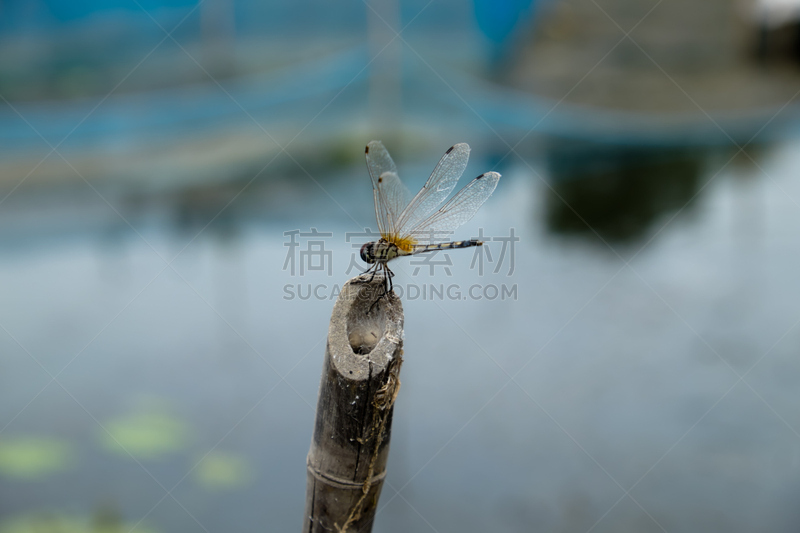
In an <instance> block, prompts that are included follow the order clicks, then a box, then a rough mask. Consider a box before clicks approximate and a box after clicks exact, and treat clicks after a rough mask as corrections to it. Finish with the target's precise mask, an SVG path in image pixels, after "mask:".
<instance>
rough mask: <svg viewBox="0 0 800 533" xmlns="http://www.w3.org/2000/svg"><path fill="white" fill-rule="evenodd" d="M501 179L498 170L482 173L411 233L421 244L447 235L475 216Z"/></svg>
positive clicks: (412, 229)
mask: <svg viewBox="0 0 800 533" xmlns="http://www.w3.org/2000/svg"><path fill="white" fill-rule="evenodd" d="M499 180H500V174H498V173H497V172H487V173H485V174H481V175H480V176H478V177H477V178H475V179H474V180H472V181H471V182H469V183H468V184H467V185H466V186H465V187H464V188H463V189H461V190H460V191H458V192H457V193H456V195H455V196H453V197H452V198H451V199H450V201H449V202H447V203H446V204H444V205H443V206H442V207H441V208H440V209H439V210H438V211H436V212H435V213H433V214H432V215H431V216H429V217H428V218H426V219H425V220H422V221H420V222H419V224H417V226H415V227H414V228H411V234H412V235H413V237H414V238H415V239H416V240H417V242H419V244H430V243H432V242H433V241H435V240H441V239H442V238H443V237H447V236H448V235H449V234H450V233H451V232H453V231H455V229H456V228H458V227H459V226H461V225H462V224H464V223H465V222H467V221H468V220H469V219H471V218H472V217H474V216H475V213H477V212H478V209H480V207H481V206H482V205H483V202H485V201H486V199H487V198H489V196H491V195H492V193H493V192H494V189H495V187H497V182H498V181H499Z"/></svg>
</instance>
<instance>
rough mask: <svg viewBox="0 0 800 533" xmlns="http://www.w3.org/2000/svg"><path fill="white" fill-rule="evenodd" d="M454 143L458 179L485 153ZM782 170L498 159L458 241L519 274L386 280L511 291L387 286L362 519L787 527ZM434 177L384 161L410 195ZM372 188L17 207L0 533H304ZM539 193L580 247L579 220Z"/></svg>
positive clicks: (486, 525) (436, 525) (6, 261)
mask: <svg viewBox="0 0 800 533" xmlns="http://www.w3.org/2000/svg"><path fill="white" fill-rule="evenodd" d="M357 148H358V147H354V150H355V149H357ZM474 150H475V152H476V155H477V157H476V158H475V160H474V161H472V162H471V163H470V166H469V169H468V171H467V172H468V174H477V173H478V172H480V171H481V170H486V169H487V168H489V167H491V166H492V163H491V160H492V159H493V158H495V156H493V155H492V154H491V153H486V152H485V151H483V150H481V146H480V145H475V148H474ZM481 152H483V153H481ZM797 154H798V144H797V143H796V142H787V143H784V144H781V145H776V146H773V147H769V148H766V149H763V150H762V152H761V153H760V155H759V156H758V158H757V159H756V160H755V162H752V161H749V160H746V159H744V158H742V157H739V158H733V159H731V157H732V156H733V155H734V151H715V152H711V153H709V152H705V153H700V152H698V153H695V154H693V155H692V157H690V158H688V159H686V158H684V160H685V161H691V162H692V163H691V164H689V163H687V164H683V163H680V164H673V163H670V164H664V162H663V158H661V156H658V157H655V158H654V157H651V155H648V154H644V155H642V154H639V155H638V156H637V157H633V156H632V155H631V154H627V155H626V156H625V157H624V158H623V159H622V161H629V162H630V161H633V163H632V164H633V166H634V167H635V168H640V167H642V165H644V166H645V167H650V168H654V169H657V168H661V169H665V170H664V172H662V175H659V174H658V173H657V172H655V173H652V175H650V176H649V177H651V178H652V180H651V181H647V180H646V179H645V178H644V177H643V176H642V174H641V173H635V172H634V173H633V174H632V175H630V176H629V175H627V174H625V173H624V172H621V173H620V172H616V173H613V177H609V176H605V177H604V174H603V172H604V170H603V169H605V170H607V169H608V168H617V170H619V168H618V167H619V165H620V164H621V163H619V161H618V162H617V163H612V162H609V161H611V160H610V159H609V161H607V162H606V163H605V164H603V165H600V170H590V171H587V170H586V169H583V170H580V169H579V170H580V175H576V174H575V172H577V171H575V172H573V173H571V174H570V173H565V171H563V168H562V167H561V166H560V165H558V164H557V163H554V162H553V161H552V160H547V159H542V160H541V161H539V162H538V163H535V164H534V165H533V166H528V165H520V164H518V163H517V162H514V161H509V162H507V163H506V164H501V166H500V167H498V169H499V170H500V171H501V172H503V174H504V177H503V180H502V181H501V183H500V187H499V188H498V190H497V191H496V193H495V195H494V196H493V197H492V198H491V199H490V200H489V201H488V202H487V204H486V205H485V206H484V208H483V209H482V210H481V213H480V214H479V215H478V216H477V217H476V219H475V220H473V221H472V222H470V223H469V224H468V225H467V226H465V227H464V229H463V232H461V233H463V236H464V237H470V236H476V235H477V234H478V231H479V229H482V231H483V232H484V235H486V236H489V237H508V236H509V234H510V232H511V230H512V228H513V232H514V235H515V236H517V237H518V238H519V241H518V242H516V244H515V248H514V258H513V259H514V261H513V272H510V270H511V269H510V267H511V265H512V264H511V263H510V262H507V263H505V264H504V265H503V266H502V268H500V269H499V270H498V271H497V272H495V269H496V268H495V267H496V264H487V265H486V267H487V268H485V269H484V270H483V271H482V272H481V271H479V270H478V269H477V267H476V266H475V265H474V264H472V261H473V260H474V258H473V256H472V253H471V251H465V253H461V254H457V253H452V254H450V258H451V260H452V266H451V267H450V275H448V273H447V272H445V271H444V267H441V266H440V267H437V270H436V272H435V275H434V276H429V275H428V272H427V271H428V267H427V266H424V267H421V268H419V272H417V273H416V274H415V272H414V270H415V267H414V266H413V265H411V264H409V262H408V261H406V262H405V263H401V264H398V265H397V267H396V268H395V271H396V272H397V279H396V280H395V283H396V285H399V286H400V287H401V288H406V289H407V288H408V286H409V285H415V286H424V285H438V284H445V286H450V285H454V286H456V287H458V288H459V289H460V290H461V291H462V292H461V293H458V294H459V295H460V296H466V294H464V293H465V292H466V289H467V288H468V287H470V286H472V285H474V284H478V285H480V286H481V287H486V286H490V285H494V286H497V287H500V286H506V287H516V290H517V293H516V295H517V297H516V298H510V299H501V298H495V299H490V298H489V297H485V296H484V297H482V298H481V299H473V298H466V299H454V298H447V297H445V298H434V299H433V300H431V299H430V297H429V295H428V296H426V297H425V298H423V297H422V296H421V295H417V296H410V295H407V296H406V297H405V298H404V306H405V312H406V347H405V358H406V364H405V365H404V367H403V375H402V378H403V388H402V391H401V393H400V396H399V399H398V403H397V406H396V410H395V420H394V424H395V428H394V431H393V442H392V454H391V458H390V461H389V475H388V478H387V485H386V487H385V489H384V494H383V496H382V500H381V506H380V511H379V514H378V518H377V523H376V528H375V530H376V531H409V530H420V531H424V530H430V531H486V530H490V529H491V530H495V531H530V530H533V529H535V530H539V531H579V530H589V529H590V528H591V527H592V526H595V530H601V531H604V530H608V531H612V530H613V531H641V530H659V526H658V525H661V526H662V527H664V528H665V529H667V530H668V531H697V530H700V529H702V530H704V531H728V532H729V531H752V530H754V529H759V528H766V529H769V530H771V531H794V530H796V528H797V524H798V520H799V519H800V517H798V515H797V510H796V509H797V508H796V505H795V502H796V498H797V494H798V490H800V486H798V482H797V479H798V476H797V471H798V469H800V441H798V437H797V433H796V431H795V429H794V428H795V426H796V420H797V416H798V414H800V413H798V411H797V406H798V405H800V403H798V401H797V400H798V397H797V388H796V386H795V384H796V382H797V378H798V377H800V376H799V375H798V374H799V373H800V360H798V358H797V357H796V356H797V346H798V341H800V332H798V331H797V328H796V327H795V326H796V325H797V323H798V320H800V304H798V299H797V295H798V291H799V290H800V281H798V278H797V276H796V272H797V271H798V267H800V253H798V250H799V249H798V236H797V232H796V231H795V228H796V227H797V224H798V222H800V207H799V206H798V204H797V201H796V200H795V199H796V198H800V184H798V182H797V180H796V175H795V169H796V168H797V166H798V163H800V161H798V156H797ZM687 157H688V156H687ZM670 161H680V158H677V159H676V158H671V159H670ZM434 163H435V158H418V159H415V162H414V164H411V162H409V163H408V164H401V173H403V175H405V176H407V179H406V181H407V182H409V186H410V187H411V188H412V189H414V188H416V187H418V186H419V185H421V181H422V180H423V179H424V177H425V174H426V172H425V170H424V169H429V168H431V167H432V165H433V164H434ZM615 165H617V166H616V167H615ZM559 169H561V170H559ZM573 170H574V168H573ZM587 172H589V174H592V175H591V176H587V175H586V173H587ZM568 174H569V176H571V178H568V177H567V175H568ZM542 179H544V180H545V181H542ZM655 180H657V181H655ZM368 183H369V180H368V178H367V175H366V169H364V168H363V167H362V166H361V165H356V166H353V167H352V168H348V169H347V170H346V171H344V172H341V173H339V174H336V175H331V176H330V179H325V180H321V181H320V183H319V185H318V186H317V185H313V184H310V185H309V184H308V183H305V182H303V181H302V180H299V179H290V178H286V179H280V178H275V179H274V180H271V181H269V182H264V183H262V184H261V185H260V186H257V187H253V188H251V189H248V191H247V192H246V193H244V194H243V195H241V196H240V197H238V199H237V200H236V202H234V203H233V204H231V205H232V207H231V208H230V209H228V210H226V211H224V212H223V214H222V215H219V216H217V215H218V214H219V209H220V205H219V203H227V202H228V201H229V200H230V198H232V197H233V196H234V195H235V191H233V190H231V191H227V192H226V190H225V189H222V190H218V189H213V188H212V189H208V190H205V191H204V190H202V189H195V190H188V191H184V192H183V194H170V195H151V196H147V197H138V198H128V197H127V196H125V195H119V196H113V195H112V193H111V192H110V191H108V190H103V189H102V188H101V189H98V190H97V192H95V191H94V190H92V189H90V188H88V187H75V188H72V189H68V190H62V191H57V192H53V191H51V190H47V189H45V190H25V191H20V192H18V193H17V194H14V195H11V196H9V197H8V198H7V199H6V201H5V202H4V203H3V217H4V223H3V227H4V228H6V229H5V230H4V231H3V233H2V235H0V245H1V246H2V249H3V254H2V256H1V257H0V279H2V283H0V286H2V291H3V294H2V300H0V301H2V305H0V324H2V326H3V331H2V335H0V342H2V353H3V354H4V355H3V373H2V378H0V379H2V387H0V424H1V425H0V427H2V428H3V432H2V434H1V435H0V475H2V477H1V478H0V495H2V497H0V515H2V517H3V522H0V523H2V524H3V526H0V528H2V527H5V529H0V530H2V531H4V532H5V531H9V532H16V531H33V530H37V531H41V530H48V531H60V529H57V527H64V528H66V527H67V525H69V524H72V526H70V527H73V526H74V527H84V528H85V530H90V529H91V527H95V526H96V524H97V523H98V521H100V522H102V520H112V519H113V520H116V521H117V522H118V523H119V524H123V525H125V526H126V527H127V528H132V527H133V526H134V525H135V524H137V523H138V524H139V525H138V526H136V527H135V528H134V529H133V530H134V531H138V530H142V531H145V530H147V531H151V530H152V531H196V530H197V531H202V530H208V531H211V530H222V529H224V530H236V531H238V530H241V531H248V530H253V529H258V528H261V529H264V528H266V529H267V530H269V531H291V530H293V529H298V528H299V527H300V518H301V516H302V510H303V509H302V506H303V494H304V490H305V454H306V453H307V449H308V445H309V442H310V441H309V439H310V436H311V432H312V427H313V417H314V407H315V402H316V390H317V385H318V380H319V372H320V368H321V362H322V355H323V352H324V346H325V336H326V333H327V322H328V319H329V313H330V310H331V307H332V301H331V300H330V299H329V296H330V293H331V292H332V291H333V287H334V286H335V285H341V284H342V283H343V282H344V281H345V280H346V279H347V278H348V277H350V275H355V272H354V271H351V272H350V275H348V273H347V269H348V267H349V265H350V262H351V259H352V258H353V257H354V254H355V253H356V252H357V247H358V246H360V244H361V243H362V242H363V240H359V239H358V238H353V239H351V240H352V241H353V242H347V233H348V232H363V231H364V228H365V227H369V226H374V224H373V220H372V218H373V214H372V206H371V194H370V190H369V185H368ZM580 183H582V184H583V186H582V187H578V184H580ZM637 184H640V185H637ZM631 188H633V189H634V190H636V191H637V194H635V195H633V196H631V195H626V194H624V191H626V190H627V191H629V190H631ZM571 191H573V192H571ZM578 191H582V192H578ZM591 191H596V192H595V193H593V194H592V193H591ZM614 191H620V192H618V193H615V192H614ZM98 192H99V194H98ZM226 194H227V195H228V196H226ZM554 195H555V196H560V197H562V198H566V199H567V200H568V201H569V205H572V206H574V210H575V211H574V212H573V215H574V216H579V217H584V218H585V217H594V218H592V227H593V228H597V229H596V232H595V231H587V232H582V231H576V230H574V229H571V228H573V227H574V224H572V223H565V222H564V217H563V216H562V215H557V214H555V213H554V211H553V207H551V206H552V205H553V196H554ZM576 195H589V196H588V198H587V200H585V201H584V200H581V199H580V196H576ZM587 202H588V205H589V207H584V206H585V204H586V203H587ZM642 205H648V206H650V207H648V208H647V213H646V215H642ZM549 206H550V207H549ZM621 221H622V222H621ZM312 228H316V229H317V230H318V231H319V232H327V233H330V236H329V237H324V238H320V239H317V240H321V241H324V248H325V249H326V250H330V251H331V252H332V254H331V261H332V262H331V274H330V275H329V274H328V272H327V271H326V270H306V271H305V272H304V274H303V275H300V274H299V270H295V271H294V273H293V272H292V265H291V264H290V262H289V261H288V258H287V256H288V255H291V252H290V250H291V248H290V247H289V246H288V244H289V243H290V241H291V238H290V237H288V236H286V235H284V233H285V232H291V231H293V230H299V231H301V232H304V233H308V232H310V231H312ZM311 240H314V239H312V238H306V239H300V240H299V242H300V243H301V245H302V246H301V248H300V249H299V250H306V249H307V248H306V245H307V242H308V241H311ZM364 240H365V239H364ZM501 246H502V241H489V242H488V244H487V247H488V249H489V250H490V251H491V252H493V253H494V256H493V260H494V261H495V262H497V260H498V259H499V257H500V256H501V255H502V250H501ZM506 259H507V260H508V259H509V257H508V256H506ZM295 261H297V263H296V264H295V265H294V266H295V267H297V269H299V261H300V259H299V256H298V257H297V258H296V259H295ZM398 262H400V261H398ZM309 265H310V264H309ZM307 266H308V265H307ZM309 268H310V267H309ZM306 286H309V287H314V288H315V290H317V293H316V295H313V296H311V297H308V292H306V289H305V287H306ZM287 287H289V289H287ZM318 287H323V288H322V289H318ZM478 294H479V295H481V294H484V293H482V292H480V293H478ZM489 294H491V293H489ZM292 295H294V296H292ZM304 295H305V296H304ZM32 439H36V440H35V441H33V440H32ZM37 442H44V443H49V444H46V445H44V444H36V443H37ZM15 446H16V448H14V447H15ZM15 449H16V450H17V451H16V452H15ZM20 449H22V450H27V452H26V453H27V454H28V456H27V457H28V461H29V462H30V464H31V466H30V467H29V468H27V469H26V468H23V467H19V463H20V459H19V457H20V455H19V454H20V453H22V452H20V451H19V450H20ZM4 453H5V454H6V456H8V455H9V454H11V455H12V456H13V454H14V453H17V456H16V459H14V458H13V457H12V459H10V460H6V461H5V462H4V461H3V460H1V459H2V457H3V454H4ZM9 465H17V466H16V467H13V466H9ZM397 491H400V492H399V494H398V492H397ZM625 491H630V496H627V495H626V492H625ZM104 517H105V518H104ZM109 517H111V518H109ZM48 520H49V522H48ZM113 520H112V521H113ZM139 521H141V522H139ZM42 524H50V525H49V526H46V527H45V526H42ZM53 524H61V525H59V526H55V525H53ZM76 524H77V525H76ZM81 524H82V525H81ZM92 524H95V526H92ZM26 527H27V528H29V529H25V528H26ZM36 527H39V528H40V529H34V528H36ZM42 527H44V529H41V528H42ZM98 527H99V526H98ZM145 527H147V528H150V529H143V528H145ZM48 528H50V529H48Z"/></svg>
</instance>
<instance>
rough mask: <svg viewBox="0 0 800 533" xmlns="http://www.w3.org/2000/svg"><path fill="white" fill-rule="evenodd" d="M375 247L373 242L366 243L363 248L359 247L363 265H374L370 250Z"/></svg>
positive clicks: (373, 257)
mask: <svg viewBox="0 0 800 533" xmlns="http://www.w3.org/2000/svg"><path fill="white" fill-rule="evenodd" d="M374 245H375V243H374V242H368V243H367V244H365V245H364V246H362V247H361V260H362V261H364V262H365V263H374V262H375V255H374V254H373V252H372V248H373V246H374Z"/></svg>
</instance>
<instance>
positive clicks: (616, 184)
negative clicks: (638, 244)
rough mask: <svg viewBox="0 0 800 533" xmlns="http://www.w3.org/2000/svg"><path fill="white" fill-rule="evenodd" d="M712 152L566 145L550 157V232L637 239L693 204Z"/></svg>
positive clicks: (547, 204) (547, 205) (547, 214)
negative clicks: (670, 214) (666, 216)
mask: <svg viewBox="0 0 800 533" xmlns="http://www.w3.org/2000/svg"><path fill="white" fill-rule="evenodd" d="M709 157H710V153H709V150H707V149H705V150H704V149H699V148H654V147H641V146H611V145H605V144H599V143H581V144H570V145H568V146H566V147H565V146H563V145H560V146H558V147H557V148H555V147H554V148H552V149H551V150H549V153H548V154H547V157H546V164H547V169H548V174H549V180H550V190H549V192H548V194H547V195H546V197H545V204H544V205H545V218H546V224H547V227H548V229H549V230H550V231H552V232H555V233H565V234H583V233H586V234H591V235H594V233H595V232H597V234H599V235H600V236H601V237H602V238H603V239H605V240H609V241H626V240H632V239H635V238H637V237H639V236H641V235H642V234H643V233H645V232H646V231H647V230H648V228H649V227H650V225H651V224H652V223H653V222H654V221H655V220H656V219H658V217H659V216H660V215H662V214H664V213H667V212H672V211H675V210H679V209H683V208H687V209H691V205H692V201H693V200H694V199H695V197H696V196H697V194H698V192H699V191H700V188H701V187H702V183H703V178H704V171H705V168H706V162H707V161H708V159H709Z"/></svg>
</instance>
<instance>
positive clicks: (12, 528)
mask: <svg viewBox="0 0 800 533" xmlns="http://www.w3.org/2000/svg"><path fill="white" fill-rule="evenodd" d="M134 525H135V523H128V524H126V523H123V522H121V521H119V522H114V523H109V522H103V521H101V522H98V521H96V520H92V519H90V518H82V517H79V516H73V515H67V514H61V513H53V512H38V513H28V514H23V515H19V516H14V517H11V518H7V519H6V520H4V521H2V522H0V533H156V530H154V529H152V528H150V527H147V526H144V525H142V524H139V525H136V527H135V529H134Z"/></svg>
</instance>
